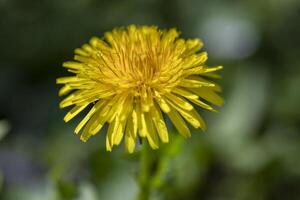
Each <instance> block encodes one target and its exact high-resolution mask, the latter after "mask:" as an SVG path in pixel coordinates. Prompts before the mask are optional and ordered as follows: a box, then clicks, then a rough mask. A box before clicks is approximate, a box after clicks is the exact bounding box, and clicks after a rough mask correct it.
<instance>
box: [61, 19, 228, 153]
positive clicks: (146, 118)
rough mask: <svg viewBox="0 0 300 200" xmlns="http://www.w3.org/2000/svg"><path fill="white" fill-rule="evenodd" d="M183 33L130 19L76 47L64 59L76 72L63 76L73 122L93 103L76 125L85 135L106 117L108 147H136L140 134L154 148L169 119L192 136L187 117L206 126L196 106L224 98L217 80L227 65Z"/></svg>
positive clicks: (163, 136) (164, 139)
mask: <svg viewBox="0 0 300 200" xmlns="http://www.w3.org/2000/svg"><path fill="white" fill-rule="evenodd" d="M179 36H180V33H179V32H178V31H177V30H176V29H169V30H160V29H158V28H157V27H156V26H135V25H130V26H128V27H125V28H115V29H113V30H112V31H111V32H106V33H105V34H104V37H103V38H98V37H92V38H91V40H90V41H89V43H88V44H84V45H83V46H82V47H81V48H78V49H75V57H74V61H68V62H65V63H63V66H64V67H66V68H67V69H68V71H69V72H71V73H72V74H73V75H72V76H68V77H62V78H58V79H57V83H58V84H64V86H63V87H62V88H61V89H60V91H59V95H67V94H68V96H67V97H66V98H65V99H64V100H62V101H61V103H60V107H61V108H65V107H68V106H73V107H72V109H71V110H70V111H69V112H68V113H67V114H66V115H65V117H64V120H65V121H66V122H68V121H69V120H71V119H72V118H73V117H75V116H76V115H78V114H79V113H80V112H81V111H83V110H84V109H86V110H88V112H87V114H86V115H85V116H84V118H83V119H82V120H81V121H80V123H79V124H78V125H77V127H76V128H75V133H77V134H78V133H81V136H80V138H81V140H83V141H87V140H88V139H89V138H90V137H91V136H93V135H95V134H97V133H99V132H100V131H101V129H102V128H103V127H106V126H105V124H107V131H106V148H107V150H108V151H111V149H112V147H113V146H114V145H119V144H120V143H121V141H122V139H123V138H124V140H125V147H126V149H127V150H128V152H130V153H131V152H133V151H134V148H135V145H136V141H137V138H138V137H141V138H146V139H147V140H148V143H149V145H150V146H151V147H152V148H153V149H157V148H158V147H159V141H160V140H161V141H162V142H163V143H167V142H168V141H169V136H168V128H169V127H167V125H166V121H165V119H166V118H169V119H170V122H172V124H173V125H174V127H175V128H176V129H177V130H178V132H179V133H180V134H181V135H183V136H184V137H190V136H191V133H190V129H189V127H188V124H190V125H191V126H192V127H194V128H201V129H203V130H204V129H205V128H206V125H205V123H204V121H203V119H202V118H201V116H200V115H199V113H198V112H197V111H196V107H197V106H198V107H201V108H203V109H207V110H210V111H215V110H214V108H213V107H212V106H211V105H210V104H213V105H217V106H221V105H222V104H223V99H222V98H221V97H220V96H219V94H218V93H219V92H220V91H221V88H220V86H218V85H217V84H215V83H214V82H212V81H211V79H212V78H217V77H218V75H217V74H215V71H217V70H220V69H222V66H214V67H208V66H206V64H205V62H206V60H207V58H208V57H207V53H206V52H204V51H200V49H201V47H202V46H203V43H202V41H201V40H199V39H187V40H185V39H182V38H180V37H179ZM105 129H106V128H105Z"/></svg>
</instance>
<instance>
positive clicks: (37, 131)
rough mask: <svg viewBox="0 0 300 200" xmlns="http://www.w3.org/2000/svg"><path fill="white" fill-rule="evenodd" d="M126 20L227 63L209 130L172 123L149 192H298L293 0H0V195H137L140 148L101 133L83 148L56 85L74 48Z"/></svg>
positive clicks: (299, 44)
mask: <svg viewBox="0 0 300 200" xmlns="http://www.w3.org/2000/svg"><path fill="white" fill-rule="evenodd" d="M128 24H140V25H143V24H146V25H152V24H154V25H158V26H159V27H160V28H171V27H177V28H178V29H179V30H180V31H181V32H182V36H183V37H185V38H189V37H196V38H201V39H202V40H203V41H204V43H205V50H206V51H208V53H209V62H208V64H209V65H220V64H221V65H224V66H225V69H224V70H223V71H222V72H221V74H222V76H223V79H221V80H219V82H220V83H221V84H222V86H223V88H224V92H223V96H224V97H225V100H226V104H225V105H224V106H223V107H222V108H221V109H220V112H219V113H217V114H216V113H208V112H205V111H201V113H202V115H204V118H205V119H206V121H207V123H208V131H207V132H206V133H201V132H200V131H198V130H193V132H194V134H193V137H192V138H191V139H188V140H182V138H181V137H180V136H177V133H175V131H174V129H173V128H172V127H171V130H172V131H171V132H172V134H171V135H172V138H171V144H170V145H162V148H161V149H160V150H159V151H155V152H153V154H154V155H158V156H161V158H162V160H163V162H161V166H160V168H161V171H160V175H159V180H158V181H157V183H156V186H155V189H154V190H153V194H152V197H151V198H152V199H157V200H160V199H162V200H165V199H166V200H181V199H184V200H186V199H188V200H196V199H205V200H206V199H212V200H223V199H224V200H227V199H228V200H232V199H233V200H254V199H255V200H260V199H272V200H277V199H278V200H281V199H300V157H299V155H300V135H299V134H300V132H299V129H300V108H299V102H300V1H299V0H264V1H262V0H245V1H237V0H227V1H225V0H216V1H204V0H111V1H99V0H65V1H62V0H26V1H25V0H24V1H22V0H0V44H1V48H0V139H1V140H0V199H4V200H41V199H43V200H73V199H74V200H98V199H100V200H121V199H122V200H133V199H135V196H136V194H137V192H138V185H137V184H136V176H137V174H138V171H139V166H138V164H139V162H138V153H136V154H133V155H128V154H127V153H125V151H124V147H123V146H119V147H117V148H115V149H114V150H113V152H112V153H107V152H106V151H105V147H104V144H105V142H104V134H103V133H102V134H99V135H97V136H95V137H93V138H92V139H90V140H89V141H88V142H87V143H82V142H81V141H80V140H79V137H78V136H75V135H74V134H73V129H74V127H75V125H76V123H78V121H79V119H80V117H78V118H76V119H75V120H73V122H71V123H68V124H65V123H64V122H63V120H62V119H63V116H64V114H65V113H66V112H67V110H60V109H59V108H58V103H59V101H60V100H61V99H60V98H59V97H58V96H57V92H58V89H59V86H57V85H56V84H55V79H56V78H57V77H60V76H63V75H65V74H66V72H65V70H64V69H63V68H62V67H61V63H62V62H63V61H66V60H71V59H72V57H73V49H75V48H77V47H79V46H81V45H82V44H83V43H85V42H87V41H88V40H89V38H90V37H91V36H94V35H98V36H101V35H102V34H103V33H104V32H105V31H109V30H111V29H112V28H113V27H115V26H126V25H128ZM198 132H200V133H198ZM138 151H139V147H138V148H137V152H138Z"/></svg>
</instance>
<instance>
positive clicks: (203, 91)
mask: <svg viewBox="0 0 300 200" xmlns="http://www.w3.org/2000/svg"><path fill="white" fill-rule="evenodd" d="M190 90H191V91H192V92H194V93H195V94H197V95H198V96H200V97H201V98H203V99H205V100H206V101H209V102H211V103H213V104H215V105H217V106H222V105H223V104H224V100H223V98H222V97H221V96H220V95H218V94H217V93H215V92H214V91H213V90H211V89H209V88H204V87H202V88H197V89H196V88H190Z"/></svg>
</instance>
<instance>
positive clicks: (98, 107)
mask: <svg viewBox="0 0 300 200" xmlns="http://www.w3.org/2000/svg"><path fill="white" fill-rule="evenodd" d="M103 103H104V102H103V101H98V102H97V103H96V104H95V105H94V106H93V107H92V108H91V110H90V111H89V112H88V114H87V115H86V116H85V117H84V118H83V120H81V122H80V123H79V124H78V125H77V126H76V128H75V133H77V134H78V133H79V131H80V130H81V129H82V127H83V126H84V125H85V124H86V123H87V122H88V120H89V119H90V118H91V116H92V115H94V113H95V112H96V111H97V110H98V109H100V108H101V106H102V105H103Z"/></svg>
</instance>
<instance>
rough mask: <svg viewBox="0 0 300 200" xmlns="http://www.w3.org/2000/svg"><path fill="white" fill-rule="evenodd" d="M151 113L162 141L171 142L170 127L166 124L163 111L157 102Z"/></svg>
mask: <svg viewBox="0 0 300 200" xmlns="http://www.w3.org/2000/svg"><path fill="white" fill-rule="evenodd" d="M150 113H151V116H152V120H153V122H154V125H155V127H156V130H157V132H158V135H159V137H160V139H161V140H162V142H164V143H168V142H169V135H168V129H167V126H166V124H165V121H164V118H163V116H162V113H161V111H160V109H159V108H158V106H157V105H156V104H154V105H153V106H152V107H151V112H150Z"/></svg>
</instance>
